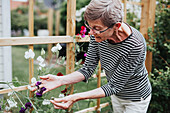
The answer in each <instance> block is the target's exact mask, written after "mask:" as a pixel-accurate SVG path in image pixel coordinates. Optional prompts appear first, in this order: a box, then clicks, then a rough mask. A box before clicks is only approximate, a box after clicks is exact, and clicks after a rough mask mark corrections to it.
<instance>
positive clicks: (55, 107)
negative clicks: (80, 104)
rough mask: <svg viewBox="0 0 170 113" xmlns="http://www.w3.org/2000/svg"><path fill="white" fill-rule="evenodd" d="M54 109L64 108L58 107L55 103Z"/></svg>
mask: <svg viewBox="0 0 170 113" xmlns="http://www.w3.org/2000/svg"><path fill="white" fill-rule="evenodd" d="M54 109H62V108H60V107H57V106H55V105H54Z"/></svg>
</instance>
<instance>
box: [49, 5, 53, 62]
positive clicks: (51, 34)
mask: <svg viewBox="0 0 170 113" xmlns="http://www.w3.org/2000/svg"><path fill="white" fill-rule="evenodd" d="M48 31H49V36H53V9H52V8H50V9H49V10H48ZM51 48H52V44H48V61H50V59H51V57H52V52H51Z"/></svg>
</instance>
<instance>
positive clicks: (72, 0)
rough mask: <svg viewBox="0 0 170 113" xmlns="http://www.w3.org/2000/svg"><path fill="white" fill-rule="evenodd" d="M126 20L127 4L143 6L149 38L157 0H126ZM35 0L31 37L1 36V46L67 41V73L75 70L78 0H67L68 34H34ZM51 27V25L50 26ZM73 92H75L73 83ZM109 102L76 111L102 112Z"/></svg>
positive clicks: (149, 59) (148, 64) (143, 26)
mask: <svg viewBox="0 0 170 113" xmlns="http://www.w3.org/2000/svg"><path fill="white" fill-rule="evenodd" d="M122 3H124V13H125V16H124V21H125V22H126V11H127V10H126V4H133V5H139V6H141V7H142V12H141V24H140V32H141V33H142V34H143V35H144V37H145V38H146V39H148V35H147V30H148V27H152V28H154V20H155V8H156V1H155V0H142V1H141V2H140V3H138V2H131V1H127V0H124V1H122ZM33 6H34V0H29V33H30V36H29V37H8V38H0V46H14V45H29V48H30V49H32V50H33V45H34V44H54V43H66V44H67V64H66V74H69V73H71V72H73V71H74V63H75V54H74V52H73V51H72V49H71V48H72V47H73V46H75V45H74V43H73V36H74V35H75V27H76V22H75V13H76V0H67V33H66V35H67V36H51V35H50V36H40V37H38V36H36V37H35V36H34V32H33V31H34V15H33V9H34V7H33ZM49 29H50V27H49ZM76 41H77V42H89V37H88V36H86V37H85V38H83V39H79V40H76ZM146 67H147V70H148V71H149V72H151V69H152V53H151V52H148V54H147V58H146ZM33 69H34V65H33V60H29V83H31V78H32V77H33V76H34V75H33V73H34V70H33ZM101 76H103V74H102V73H101V66H100V62H99V71H98V74H97V75H96V77H97V78H98V83H97V87H100V86H101V85H100V84H101V83H100V81H101ZM71 87H72V93H73V89H74V87H73V85H72V86H71ZM26 89H28V88H27V86H20V87H17V88H14V90H15V91H22V90H26ZM11 91H12V90H11V89H3V90H0V94H4V93H9V92H11ZM30 97H33V92H31V93H30ZM108 105H109V104H108V103H104V104H100V99H98V100H97V106H95V107H92V108H87V109H84V110H81V111H78V112H76V113H85V112H89V111H94V110H96V111H97V113H100V110H99V109H100V108H103V107H106V106H108Z"/></svg>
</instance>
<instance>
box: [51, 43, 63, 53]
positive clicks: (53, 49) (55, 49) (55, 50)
mask: <svg viewBox="0 0 170 113" xmlns="http://www.w3.org/2000/svg"><path fill="white" fill-rule="evenodd" d="M61 49H62V47H61V45H60V43H58V44H57V45H56V46H54V47H52V48H51V51H52V52H53V53H55V52H57V51H58V50H61Z"/></svg>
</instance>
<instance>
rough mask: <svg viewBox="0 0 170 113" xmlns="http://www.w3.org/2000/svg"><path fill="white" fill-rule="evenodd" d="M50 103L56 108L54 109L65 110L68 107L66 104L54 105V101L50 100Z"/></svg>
mask: <svg viewBox="0 0 170 113" xmlns="http://www.w3.org/2000/svg"><path fill="white" fill-rule="evenodd" d="M50 102H51V103H52V104H53V105H54V106H56V107H59V108H61V109H67V108H68V107H69V105H68V104H67V103H56V102H55V101H53V100H50Z"/></svg>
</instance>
